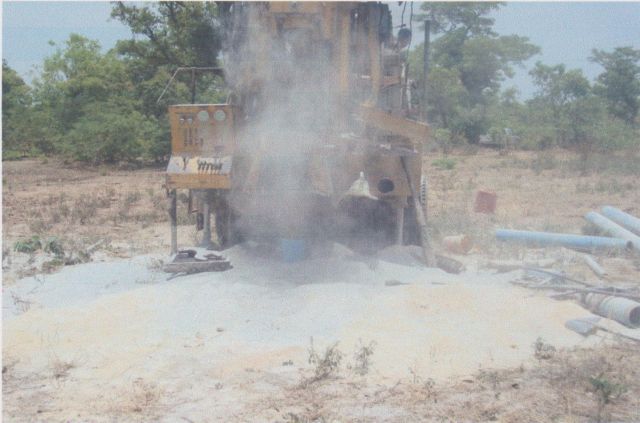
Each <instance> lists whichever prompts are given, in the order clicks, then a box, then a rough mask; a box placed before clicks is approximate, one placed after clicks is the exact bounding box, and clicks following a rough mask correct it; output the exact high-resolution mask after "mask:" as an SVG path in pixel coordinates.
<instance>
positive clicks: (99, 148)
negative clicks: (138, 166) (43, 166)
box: [34, 34, 159, 163]
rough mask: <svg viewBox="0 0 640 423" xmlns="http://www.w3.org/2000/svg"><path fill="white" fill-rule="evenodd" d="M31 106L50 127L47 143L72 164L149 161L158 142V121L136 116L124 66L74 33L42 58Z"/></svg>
mask: <svg viewBox="0 0 640 423" xmlns="http://www.w3.org/2000/svg"><path fill="white" fill-rule="evenodd" d="M34 106H35V109H36V110H39V111H41V113H42V114H43V116H44V118H45V119H47V120H48V121H49V123H50V124H49V126H48V127H47V131H48V135H47V143H49V144H51V145H53V146H54V147H55V151H56V152H58V153H61V154H63V155H65V156H68V157H70V158H73V159H76V160H82V161H89V162H93V163H99V162H114V161H117V160H134V159H137V158H138V157H140V156H146V157H149V156H151V155H152V153H151V151H152V150H153V146H154V145H155V144H156V143H158V142H159V139H158V134H157V131H154V130H153V129H154V128H157V122H156V121H155V119H153V118H148V117H146V116H145V115H144V114H142V113H141V112H140V110H141V109H142V104H141V102H140V100H139V99H138V98H137V97H136V94H135V90H134V85H133V83H132V81H131V80H130V79H129V73H128V68H127V66H126V64H125V63H124V62H123V61H122V60H120V59H119V58H118V57H117V55H116V53H115V51H109V52H107V53H106V54H103V53H102V52H101V50H100V45H99V44H98V42H96V41H93V40H89V39H87V38H85V37H82V36H80V35H77V34H72V35H71V36H70V37H69V39H68V40H67V41H66V42H65V44H64V47H62V48H58V50H57V51H56V52H55V53H54V54H53V55H51V56H50V57H48V58H46V59H45V61H44V66H43V71H42V74H41V76H40V78H39V79H37V80H36V81H35V82H34Z"/></svg>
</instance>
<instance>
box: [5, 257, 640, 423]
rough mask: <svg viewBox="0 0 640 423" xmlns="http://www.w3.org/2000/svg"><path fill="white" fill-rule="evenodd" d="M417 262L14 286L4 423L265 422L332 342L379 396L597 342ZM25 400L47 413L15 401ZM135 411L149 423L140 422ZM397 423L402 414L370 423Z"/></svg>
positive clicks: (8, 312) (68, 271)
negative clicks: (381, 389)
mask: <svg viewBox="0 0 640 423" xmlns="http://www.w3.org/2000/svg"><path fill="white" fill-rule="evenodd" d="M417 253H418V251H416V250H415V249H412V248H411V247H404V248H397V247H396V248H393V249H391V250H387V251H383V252H381V254H380V259H375V260H374V259H370V258H369V259H364V260H363V258H362V257H358V256H355V255H353V253H351V252H350V251H349V250H347V249H345V248H344V247H341V246H339V245H335V246H334V247H333V251H332V252H331V253H326V254H328V255H325V256H324V257H317V258H314V259H311V260H308V261H305V262H301V263H296V264H285V263H278V262H274V259H273V257H265V256H264V255H263V253H262V252H261V250H259V249H257V248H251V246H250V245H245V246H237V247H234V248H233V249H232V250H229V251H227V252H226V255H227V256H228V257H229V258H230V259H231V261H232V263H233V265H234V269H232V270H229V271H227V272H223V273H208V274H198V275H190V276H183V277H178V278H175V279H171V280H169V281H167V280H166V279H167V275H166V274H164V273H161V272H160V271H159V270H158V269H157V264H158V259H159V257H157V256H156V257H154V256H140V257H135V258H133V259H128V260H120V261H116V262H104V263H89V264H84V265H78V266H73V267H67V268H65V269H64V271H62V272H59V273H55V274H52V275H48V276H46V277H36V278H27V279H23V280H21V281H20V282H19V283H17V284H15V285H14V286H12V287H10V288H8V289H5V293H4V294H5V295H4V299H3V315H4V325H3V338H4V345H3V356H4V357H5V362H10V363H12V364H11V370H10V371H11V375H12V378H13V379H11V380H9V382H8V385H9V386H10V387H12V388H13V389H15V391H9V392H6V391H5V397H4V405H5V407H4V409H5V411H4V413H5V414H4V415H5V418H6V419H7V421H12V420H16V421H22V420H31V419H34V418H37V419H42V420H43V421H50V420H54V421H62V420H74V419H79V420H85V419H88V420H94V419H96V420H101V419H100V418H97V417H96V416H104V419H105V420H110V419H112V418H114V417H116V418H117V416H129V415H132V416H133V417H140V418H142V419H143V420H144V419H145V418H147V419H149V418H151V419H153V418H155V417H162V419H163V420H164V421H177V420H179V419H181V418H182V419H187V421H228V420H229V419H231V420H235V421H241V420H248V421H273V419H278V418H282V416H283V413H284V412H283V411H279V412H276V411H275V410H273V409H270V408H269V407H267V409H264V407H265V404H264V403H263V400H264V399H265V398H268V397H269V396H270V395H275V394H277V393H278V392H280V391H281V390H282V389H284V388H287V387H289V388H292V387H295V386H296V385H300V384H301V383H304V380H305V378H308V377H310V376H309V374H310V372H311V371H312V369H313V366H312V365H310V364H309V363H308V362H307V360H308V357H309V353H308V348H309V347H310V338H311V337H313V342H314V347H315V348H316V349H318V350H319V351H320V353H322V351H323V350H324V348H325V347H326V346H329V345H331V344H333V343H334V342H339V344H338V349H339V350H340V351H341V352H342V353H343V354H344V363H342V368H341V373H340V374H342V375H343V378H344V380H346V381H349V380H352V381H354V382H358V381H359V380H361V378H360V377H359V376H358V375H357V374H356V373H355V372H354V371H353V368H354V367H355V366H356V365H357V361H355V359H354V354H355V352H357V351H358V348H359V347H360V346H362V345H369V344H370V343H371V342H373V343H374V347H373V349H374V353H373V355H372V357H371V362H370V365H369V369H368V370H369V371H368V376H367V383H368V384H374V385H377V386H393V385H394V384H396V383H398V382H399V381H410V380H414V379H415V378H421V379H424V380H427V379H429V380H433V381H434V383H443V382H445V381H447V380H453V379H455V378H463V377H472V375H473V374H475V373H477V372H478V371H481V370H482V369H501V368H502V369H504V368H514V367H518V366H521V365H524V364H527V365H528V363H529V362H530V361H531V360H532V355H533V351H534V350H533V348H532V345H533V344H534V343H535V341H536V339H538V338H542V339H544V340H545V342H547V343H549V344H550V345H553V346H554V347H556V348H563V347H572V346H576V345H579V346H590V345H594V343H598V342H601V339H600V338H598V337H590V338H586V339H585V338H582V337H581V336H579V335H577V334H575V333H573V332H571V331H569V330H567V329H566V328H565V327H564V322H565V321H566V320H567V319H570V318H576V317H583V316H588V315H589V313H588V312H587V311H585V310H584V309H583V308H581V307H580V306H578V305H576V304H574V303H573V302H570V301H561V302H559V301H554V300H551V299H549V298H547V297H545V296H544V294H532V292H531V291H529V290H526V289H523V288H518V287H515V286H513V285H511V284H510V283H509V281H511V280H514V279H517V278H518V277H519V273H518V272H515V273H514V272H512V273H506V274H501V275H492V274H490V273H486V272H485V273H473V274H462V275H457V276H453V275H448V274H446V273H444V272H442V271H440V270H437V269H426V268H424V267H421V266H419V265H418V263H417V262H416V261H415V259H414V258H413V255H415V254H417ZM399 263H402V264H399ZM387 281H396V282H402V283H406V285H395V284H392V285H391V286H389V284H388V283H387ZM15 298H20V299H21V301H22V302H21V303H16V302H15V301H14V299H15ZM25 304H28V307H25ZM636 332H640V331H636ZM349 367H351V368H352V370H349ZM29 384H34V385H35V386H31V387H30V390H27V389H26V387H25V386H24V385H27V386H28V385H29ZM52 388H55V389H52ZM137 390H138V391H142V393H136V392H137ZM38 392H39V393H40V394H41V395H42V397H43V398H46V401H44V402H40V401H35V402H34V401H31V400H29V398H31V399H32V397H31V396H32V395H36V394H37V393H38ZM25 395H27V396H26V397H25ZM140 396H142V397H141V398H140ZM146 396H150V398H147V399H145V398H146ZM145 401H150V402H153V406H154V407H156V408H154V407H150V408H149V410H145V411H147V412H148V413H151V414H140V412H141V410H142V409H143V408H145V407H146V406H145ZM136 407H138V408H139V409H138V408H136ZM256 407H257V409H256ZM136 410H138V414H137V415H136ZM154 410H155V412H157V413H158V414H157V415H155V417H154V415H153V411H154ZM397 413H399V416H406V415H407V414H406V413H407V410H404V411H402V409H398V410H396V411H394V412H393V413H391V414H388V413H387V411H385V410H384V409H381V410H377V411H376V410H374V411H373V415H372V416H371V418H373V419H374V420H376V419H377V418H387V417H393V416H394V415H395V414H397ZM285 415H286V413H285ZM376 416H377V417H376ZM396 417H398V416H396Z"/></svg>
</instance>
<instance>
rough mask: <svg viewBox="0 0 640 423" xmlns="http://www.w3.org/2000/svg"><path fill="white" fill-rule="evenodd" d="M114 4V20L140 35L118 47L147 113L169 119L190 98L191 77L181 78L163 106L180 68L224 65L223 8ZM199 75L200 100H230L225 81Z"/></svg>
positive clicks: (205, 4)
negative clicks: (174, 108) (220, 20)
mask: <svg viewBox="0 0 640 423" xmlns="http://www.w3.org/2000/svg"><path fill="white" fill-rule="evenodd" d="M112 4H113V8H112V11H111V16H112V17H113V18H114V19H117V20H119V21H121V22H122V23H123V24H125V25H127V26H128V27H129V28H130V29H131V32H132V33H133V34H134V38H132V39H130V40H122V41H119V42H118V44H117V47H116V49H117V51H118V53H119V54H120V55H121V57H123V58H124V60H125V61H126V63H127V65H128V67H129V71H130V73H131V79H132V81H133V82H134V84H135V90H136V95H137V96H138V97H139V98H140V99H142V102H143V107H144V111H145V113H147V114H152V115H153V116H155V117H157V118H158V119H165V117H164V116H165V113H166V109H167V106H168V105H170V104H176V103H184V102H188V101H189V100H190V95H189V92H190V84H191V76H190V75H189V74H181V75H178V77H177V79H176V81H174V82H175V83H174V84H173V85H172V86H171V87H170V89H169V90H168V91H167V92H166V93H165V95H164V97H163V100H162V102H160V103H158V102H157V100H158V97H159V96H160V94H161V93H162V91H163V89H164V87H165V86H166V84H167V82H168V81H169V79H170V78H171V75H172V74H173V72H174V71H175V69H176V68H178V67H216V66H218V53H219V51H220V49H221V48H222V35H221V28H220V27H219V24H218V20H217V14H218V6H217V5H216V4H215V3H214V2H158V3H142V6H140V5H136V4H134V3H127V2H113V3H112ZM196 77H197V78H196V83H197V86H198V90H197V91H198V93H199V95H198V98H197V99H196V102H203V103H209V102H211V103H213V102H219V101H220V100H222V99H223V98H224V93H222V92H221V89H220V88H221V86H222V81H221V79H220V78H219V77H216V76H214V75H213V74H210V73H198V74H197V75H196ZM167 136H168V133H167Z"/></svg>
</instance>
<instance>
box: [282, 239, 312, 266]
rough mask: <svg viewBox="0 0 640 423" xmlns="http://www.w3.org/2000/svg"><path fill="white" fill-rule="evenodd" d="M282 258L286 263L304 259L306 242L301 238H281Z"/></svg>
mask: <svg viewBox="0 0 640 423" xmlns="http://www.w3.org/2000/svg"><path fill="white" fill-rule="evenodd" d="M280 249H281V250H282V260H284V261H285V262H287V263H293V262H296V261H301V260H304V259H305V258H306V256H307V244H306V242H305V241H304V240H302V239H284V238H283V239H281V240H280Z"/></svg>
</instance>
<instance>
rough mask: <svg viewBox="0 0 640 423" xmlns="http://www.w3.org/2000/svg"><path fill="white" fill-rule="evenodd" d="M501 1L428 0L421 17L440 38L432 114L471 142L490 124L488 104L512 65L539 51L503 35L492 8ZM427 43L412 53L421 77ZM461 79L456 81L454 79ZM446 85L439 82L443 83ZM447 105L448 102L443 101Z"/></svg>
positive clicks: (413, 64) (434, 62)
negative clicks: (438, 0)
mask: <svg viewBox="0 0 640 423" xmlns="http://www.w3.org/2000/svg"><path fill="white" fill-rule="evenodd" d="M500 6H501V4H500V3H423V5H422V6H421V10H422V11H423V12H424V13H423V14H421V15H419V16H418V19H427V18H428V19H430V20H431V21H432V25H431V29H432V32H433V33H434V35H435V37H436V38H435V40H434V42H433V44H432V48H431V52H432V53H431V58H430V59H431V75H430V76H429V79H433V81H430V82H428V90H429V98H428V99H427V102H428V103H429V116H430V120H432V121H435V123H436V124H437V125H441V126H443V127H445V128H447V129H449V130H450V131H451V133H462V134H463V135H464V136H465V137H466V139H467V140H468V141H470V142H472V143H475V142H477V141H478V139H479V137H480V135H482V134H484V133H486V132H487V131H488V130H489V128H490V127H491V122H490V116H489V107H490V105H491V103H492V102H494V101H495V99H496V96H497V95H498V93H499V90H500V86H501V83H502V82H503V81H504V80H505V79H506V78H508V77H511V76H513V73H514V70H513V67H514V66H516V65H521V64H522V63H523V62H524V61H525V60H527V59H529V58H530V57H531V56H533V55H534V54H536V53H538V52H539V48H538V47H536V46H534V45H532V44H531V43H529V40H528V39H527V38H525V37H519V36H516V35H508V36H499V35H497V34H496V33H495V32H494V31H493V23H494V21H493V19H492V18H490V17H489V14H490V12H492V11H493V10H496V9H497V8H499V7H500ZM422 50H423V46H422V45H419V46H417V47H416V50H414V51H413V52H412V53H411V54H410V63H411V66H410V69H412V70H414V69H417V70H418V71H417V72H415V73H414V75H413V76H414V77H418V78H422V75H421V68H422V66H421V65H420V64H421V62H422ZM455 80H457V81H455ZM443 82H444V83H445V85H444V86H443V85H440V84H441V83H443ZM443 105H446V107H443Z"/></svg>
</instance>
